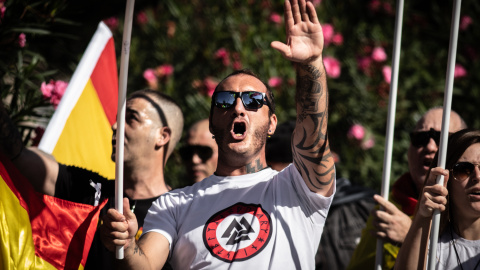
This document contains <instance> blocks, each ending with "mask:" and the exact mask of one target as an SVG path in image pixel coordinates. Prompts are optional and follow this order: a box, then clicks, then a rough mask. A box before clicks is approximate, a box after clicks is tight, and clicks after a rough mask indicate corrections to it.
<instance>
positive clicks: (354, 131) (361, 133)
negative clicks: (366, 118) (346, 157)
mask: <svg viewBox="0 0 480 270" xmlns="http://www.w3.org/2000/svg"><path fill="white" fill-rule="evenodd" d="M347 137H348V138H350V139H355V140H357V141H361V140H363V137H365V128H364V127H363V126H362V125H360V124H354V125H352V126H351V127H350V129H349V130H348V133H347Z"/></svg>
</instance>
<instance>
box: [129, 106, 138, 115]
mask: <svg viewBox="0 0 480 270" xmlns="http://www.w3.org/2000/svg"><path fill="white" fill-rule="evenodd" d="M126 111H127V112H129V113H132V114H135V115H139V113H138V111H137V110H134V109H131V108H126Z"/></svg>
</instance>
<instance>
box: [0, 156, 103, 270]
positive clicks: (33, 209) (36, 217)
mask: <svg viewBox="0 0 480 270" xmlns="http://www.w3.org/2000/svg"><path fill="white" fill-rule="evenodd" d="M0 198H1V199H0V269H83V268H84V265H85V262H86V260H87V256H88V251H89V250H90V246H91V244H92V240H93V236H94V234H95V230H96V228H97V222H98V216H99V213H100V209H101V208H102V207H103V206H104V205H105V203H106V202H107V200H105V201H104V202H103V203H101V204H100V205H98V206H91V205H85V204H80V203H74V202H70V201H65V200H61V199H58V198H54V197H51V196H47V195H43V194H40V193H38V192H36V191H34V190H33V187H32V186H31V184H30V183H29V182H28V180H27V179H26V178H25V177H24V176H23V175H21V174H20V172H19V171H18V170H17V169H16V168H15V166H14V165H13V164H12V163H11V162H10V161H9V160H8V159H7V158H5V157H3V156H0Z"/></svg>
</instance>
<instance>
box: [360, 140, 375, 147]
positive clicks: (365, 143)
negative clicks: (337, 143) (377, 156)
mask: <svg viewBox="0 0 480 270" xmlns="http://www.w3.org/2000/svg"><path fill="white" fill-rule="evenodd" d="M374 146H375V139H374V138H373V137H370V138H368V139H367V140H365V141H363V142H362V144H361V145H360V147H361V148H362V149H363V150H368V149H370V148H372V147H374Z"/></svg>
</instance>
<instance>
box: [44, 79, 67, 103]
mask: <svg viewBox="0 0 480 270" xmlns="http://www.w3.org/2000/svg"><path fill="white" fill-rule="evenodd" d="M67 86H68V83H66V82H64V81H60V80H58V81H54V80H50V82H49V83H48V84H46V83H45V82H43V83H42V85H41V86H40V90H41V91H42V96H43V97H44V98H45V99H49V100H50V103H51V104H52V105H53V107H55V108H57V105H58V104H59V103H60V100H61V99H62V97H63V94H64V93H65V90H66V89H67Z"/></svg>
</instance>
